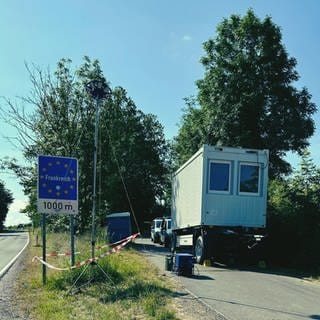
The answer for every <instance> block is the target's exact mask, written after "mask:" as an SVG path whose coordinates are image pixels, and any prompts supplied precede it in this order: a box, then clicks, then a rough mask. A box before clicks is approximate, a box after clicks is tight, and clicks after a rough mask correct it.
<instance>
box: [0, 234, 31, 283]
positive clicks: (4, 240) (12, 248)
mask: <svg viewBox="0 0 320 320" xmlns="http://www.w3.org/2000/svg"><path fill="white" fill-rule="evenodd" d="M27 243H28V233H27V232H10V233H9V232H7V233H0V278H1V276H2V275H3V274H4V273H5V272H6V270H7V269H8V268H9V267H10V266H11V265H12V263H14V261H15V260H16V258H17V257H18V255H19V254H20V252H21V251H22V250H23V249H24V247H25V246H26V244H27Z"/></svg>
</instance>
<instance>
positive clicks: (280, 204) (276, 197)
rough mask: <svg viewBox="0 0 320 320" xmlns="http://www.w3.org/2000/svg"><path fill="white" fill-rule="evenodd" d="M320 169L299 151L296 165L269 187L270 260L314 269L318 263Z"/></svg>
mask: <svg viewBox="0 0 320 320" xmlns="http://www.w3.org/2000/svg"><path fill="white" fill-rule="evenodd" d="M319 203H320V169H319V168H317V167H316V165H315V164H314V163H313V161H312V159H311V158H310V153H309V151H308V150H304V151H303V153H302V160H301V163H300V167H299V169H298V170H297V171H295V172H294V174H293V175H292V176H291V177H290V178H287V179H285V180H283V179H282V180H273V181H271V183H270V186H269V201H268V233H269V241H270V253H269V256H270V257H271V260H272V261H273V262H276V263H281V264H285V265H286V266H291V267H293V266H295V267H303V268H308V269H313V270H316V268H317V267H318V266H319V263H320V254H319V252H320V207H319Z"/></svg>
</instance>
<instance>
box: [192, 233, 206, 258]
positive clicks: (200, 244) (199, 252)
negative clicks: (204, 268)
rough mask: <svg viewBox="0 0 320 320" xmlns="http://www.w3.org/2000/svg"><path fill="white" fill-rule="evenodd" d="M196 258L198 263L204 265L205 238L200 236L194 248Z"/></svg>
mask: <svg viewBox="0 0 320 320" xmlns="http://www.w3.org/2000/svg"><path fill="white" fill-rule="evenodd" d="M194 256H195V258H196V262H197V263H199V264H202V263H203V261H204V260H205V257H206V255H205V244H204V240H203V236H199V237H198V238H197V240H196V243H195V246H194Z"/></svg>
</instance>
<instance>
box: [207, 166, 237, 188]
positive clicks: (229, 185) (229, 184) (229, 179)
mask: <svg viewBox="0 0 320 320" xmlns="http://www.w3.org/2000/svg"><path fill="white" fill-rule="evenodd" d="M212 163H222V164H228V165H229V176H228V190H227V191H226V190H214V189H211V188H210V184H211V183H210V182H211V164H212ZM231 171H232V161H227V160H209V175H208V193H214V194H231V178H232V175H231Z"/></svg>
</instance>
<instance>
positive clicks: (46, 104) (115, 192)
mask: <svg viewBox="0 0 320 320" xmlns="http://www.w3.org/2000/svg"><path fill="white" fill-rule="evenodd" d="M29 73H30V78H31V82H32V86H33V91H32V94H31V97H28V98H23V100H22V102H23V103H24V104H26V105H28V106H29V105H31V106H33V110H34V111H33V112H32V113H31V114H30V115H29V116H28V115H27V114H26V112H24V110H23V109H22V110H21V109H19V107H20V106H17V105H15V104H14V103H12V102H11V101H9V100H6V102H7V104H6V110H4V108H2V111H3V117H5V118H6V119H9V120H10V122H11V124H13V125H14V126H15V127H16V128H17V129H18V131H19V133H20V135H19V137H20V143H21V145H22V147H23V153H24V156H25V158H26V160H27V161H29V163H30V166H31V167H30V168H29V169H28V168H23V167H21V166H19V165H17V164H16V163H15V162H14V161H12V160H11V161H7V162H6V164H7V167H8V168H10V169H12V170H14V171H15V172H16V173H17V174H18V175H19V176H20V177H21V179H22V180H21V181H22V183H23V186H24V190H25V192H26V194H28V195H29V199H30V204H29V206H28V207H27V208H26V210H28V212H29V213H30V214H31V215H33V216H34V217H35V216H36V207H35V204H36V203H35V201H36V196H35V195H36V170H35V161H36V158H37V155H38V154H47V155H57V156H68V157H70V156H72V157H76V158H78V160H79V208H80V209H79V211H80V214H79V219H78V223H79V225H80V228H81V229H84V228H85V227H88V226H89V224H90V222H91V218H90V217H91V210H92V182H93V176H92V175H93V148H94V143H93V140H94V126H95V102H94V101H93V99H92V98H91V97H90V96H88V94H87V93H86V92H85V90H84V87H85V84H86V83H88V82H89V81H90V80H93V79H102V80H104V81H106V80H105V78H104V76H103V72H102V70H101V67H100V64H99V61H97V60H94V61H91V60H90V59H89V58H88V57H85V58H84V63H83V64H82V65H81V66H80V67H79V68H78V69H77V70H72V69H71V60H67V59H62V60H61V61H59V63H58V67H57V70H56V72H55V73H54V75H51V74H50V73H44V72H43V71H42V70H40V69H38V68H36V67H34V68H33V70H30V69H29ZM100 112H101V116H100V122H99V124H98V125H99V133H100V135H99V150H98V166H97V167H98V176H97V180H98V181H97V182H98V183H97V190H98V212H97V215H96V216H97V219H98V221H99V222H100V223H101V224H104V222H105V215H106V214H107V213H110V212H114V211H116V212H119V211H131V212H132V211H133V210H134V211H135V214H136V216H137V218H138V223H139V224H140V226H141V225H142V221H143V220H144V219H145V217H147V216H148V214H149V213H150V209H151V208H152V206H153V205H154V204H155V203H156V201H157V199H161V198H162V194H163V185H164V184H165V180H166V175H167V160H166V159H167V155H166V154H167V152H168V145H167V142H166V141H165V139H164V134H163V127H162V126H161V124H160V123H159V122H158V120H157V119H156V117H155V116H154V115H150V114H144V113H143V112H142V111H140V110H139V109H138V108H137V107H136V105H135V104H134V102H133V101H132V99H130V98H129V97H127V93H126V91H125V90H124V89H123V88H121V87H117V88H114V90H113V92H112V98H111V99H108V100H103V101H102V102H101V103H100ZM21 124H22V125H21ZM54 220H55V221H54V223H53V221H52V224H51V225H55V227H59V224H57V222H56V221H57V220H58V219H57V218H56V217H55V218H54ZM59 221H60V222H61V223H60V225H67V221H66V220H65V219H64V218H61V219H59ZM49 222H50V221H49Z"/></svg>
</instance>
